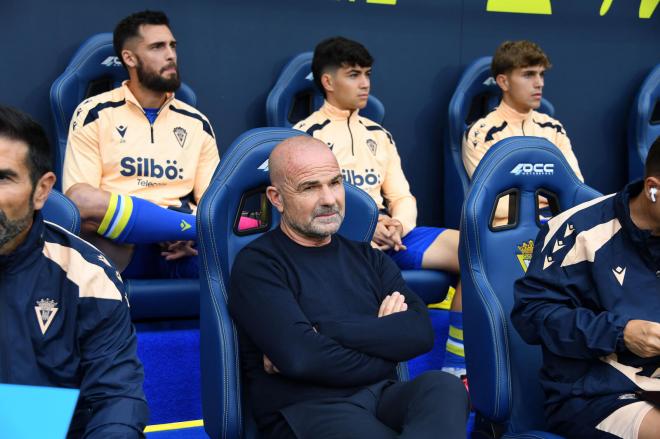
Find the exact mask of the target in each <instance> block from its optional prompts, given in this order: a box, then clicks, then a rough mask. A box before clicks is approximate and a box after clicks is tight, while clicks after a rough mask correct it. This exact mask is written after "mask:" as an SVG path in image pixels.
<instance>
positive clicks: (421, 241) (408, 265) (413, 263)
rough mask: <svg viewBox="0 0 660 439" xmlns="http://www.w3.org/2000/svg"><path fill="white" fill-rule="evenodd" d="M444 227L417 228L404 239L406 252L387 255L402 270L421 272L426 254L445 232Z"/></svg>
mask: <svg viewBox="0 0 660 439" xmlns="http://www.w3.org/2000/svg"><path fill="white" fill-rule="evenodd" d="M445 230H447V229H445V228H442V227H415V228H414V229H412V230H411V231H410V233H408V234H407V235H406V236H404V237H403V240H402V241H403V245H405V246H406V247H407V249H406V250H400V251H398V252H397V251H394V250H387V251H386V253H387V254H388V255H389V256H390V257H391V258H392V259H393V260H394V262H396V265H398V266H399V268H400V269H402V270H419V269H420V268H422V258H423V257H424V252H425V251H426V250H427V249H428V248H429V247H430V246H431V244H433V241H435V239H436V238H437V237H438V236H440V234H441V233H442V232H444V231H445Z"/></svg>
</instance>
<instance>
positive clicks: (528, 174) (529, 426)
mask: <svg viewBox="0 0 660 439" xmlns="http://www.w3.org/2000/svg"><path fill="white" fill-rule="evenodd" d="M520 165H523V166H520ZM535 166H536V168H535ZM514 169H516V170H517V171H518V172H512V171H513V170H514ZM534 169H537V170H540V172H534ZM542 174H545V175H542ZM509 189H513V190H514V193H513V195H510V196H513V197H515V198H517V203H516V204H517V206H518V208H514V211H517V213H518V214H517V216H516V219H515V221H512V224H511V225H510V226H504V227H500V228H492V227H491V226H490V217H491V213H492V212H493V206H494V205H495V203H496V198H497V197H498V195H499V194H502V193H503V192H505V191H507V190H509ZM539 190H543V191H545V192H546V193H551V194H555V195H556V199H557V200H558V206H557V210H558V211H561V210H566V209H568V208H570V207H573V206H574V205H576V204H579V203H581V202H584V201H587V200H590V199H593V198H595V197H597V196H599V195H600V194H599V193H598V192H597V191H595V190H593V189H591V188H590V187H589V186H586V185H584V184H583V183H581V182H580V181H579V180H578V179H577V177H575V174H574V173H573V171H572V170H571V167H570V166H569V165H568V163H567V162H566V160H565V159H564V156H563V155H562V154H561V152H560V151H559V150H558V149H557V148H556V147H555V146H554V145H552V144H551V143H550V142H549V141H547V140H545V139H542V138H538V137H511V138H509V139H504V140H502V141H500V142H498V143H497V144H495V145H494V146H493V147H492V148H491V149H490V150H489V151H488V153H487V154H486V155H485V157H484V159H483V160H482V162H481V164H480V165H479V167H478V168H477V170H476V172H475V174H474V178H473V184H472V185H471V186H470V189H469V191H468V194H467V198H466V201H465V205H464V206H463V211H462V215H461V242H460V250H459V255H460V262H461V274H462V276H461V278H462V280H463V319H464V331H465V350H466V356H465V357H466V361H467V372H468V379H469V382H470V399H471V401H472V404H473V407H474V409H475V410H476V411H477V413H478V419H482V421H481V422H478V423H477V425H476V429H475V431H479V430H481V429H482V428H485V430H487V431H491V432H492V431H495V432H499V433H504V436H503V437H506V438H513V437H516V438H521V437H535V438H558V436H556V435H552V434H549V433H544V432H542V431H535V430H543V429H544V428H545V421H544V418H543V401H544V397H543V391H542V389H541V386H540V384H539V380H538V372H539V369H540V366H541V349H540V348H539V347H538V346H529V345H527V344H525V342H524V341H523V340H522V339H521V338H520V336H519V335H518V333H517V332H516V331H515V330H514V329H513V326H512V325H511V320H510V317H509V316H510V312H511V309H512V307H513V283H514V281H515V280H516V279H517V278H519V277H522V276H523V275H524V271H525V270H526V265H525V258H526V257H529V256H531V255H530V254H529V252H530V251H531V249H532V248H533V247H530V245H531V242H530V241H532V242H533V240H534V239H536V236H537V233H538V231H539V228H540V226H539V224H538V215H537V212H536V210H537V200H536V197H537V194H538V192H537V191H539ZM555 214H556V212H555ZM523 267H525V268H523ZM483 419H485V421H483ZM530 430H531V431H530Z"/></svg>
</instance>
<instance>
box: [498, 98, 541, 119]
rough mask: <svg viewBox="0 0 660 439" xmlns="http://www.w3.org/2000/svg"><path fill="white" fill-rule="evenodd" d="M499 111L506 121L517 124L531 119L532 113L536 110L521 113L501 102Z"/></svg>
mask: <svg viewBox="0 0 660 439" xmlns="http://www.w3.org/2000/svg"><path fill="white" fill-rule="evenodd" d="M497 110H498V111H499V112H500V113H501V114H502V116H503V119H504V120H507V121H509V122H510V123H512V122H515V123H516V124H519V123H522V122H523V121H527V120H529V119H531V118H532V113H533V112H534V110H529V111H528V112H527V113H520V112H518V111H516V110H514V109H513V108H512V107H510V106H508V105H507V104H506V103H505V102H504V100H502V101H500V105H499V106H498V107H497Z"/></svg>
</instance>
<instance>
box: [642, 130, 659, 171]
mask: <svg viewBox="0 0 660 439" xmlns="http://www.w3.org/2000/svg"><path fill="white" fill-rule="evenodd" d="M649 177H660V136H658V137H656V138H655V142H653V145H651V148H649V154H648V155H647V156H646V164H645V165H644V178H649Z"/></svg>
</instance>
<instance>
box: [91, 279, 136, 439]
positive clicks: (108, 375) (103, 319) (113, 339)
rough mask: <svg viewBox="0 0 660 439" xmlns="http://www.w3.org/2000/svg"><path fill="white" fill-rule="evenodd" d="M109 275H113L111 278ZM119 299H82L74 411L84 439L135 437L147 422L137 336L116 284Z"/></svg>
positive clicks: (124, 299)
mask: <svg viewBox="0 0 660 439" xmlns="http://www.w3.org/2000/svg"><path fill="white" fill-rule="evenodd" d="M112 276H114V273H113V274H112ZM114 283H115V284H116V285H117V286H118V287H119V288H120V289H119V291H120V293H121V294H122V300H115V299H102V298H81V299H80V303H79V307H80V314H81V316H82V317H81V319H80V322H79V325H80V338H79V343H80V354H81V361H80V368H81V372H82V381H81V384H80V400H79V403H78V406H79V410H84V411H86V412H87V413H85V415H86V417H87V418H88V419H87V422H86V424H87V426H86V429H85V436H84V437H85V438H114V437H117V438H120V437H121V438H138V437H144V435H143V433H142V431H143V430H144V427H145V425H146V423H147V421H148V418H149V409H148V408H147V403H146V400H145V397H144V392H143V390H142V383H143V381H144V372H143V369H142V364H141V363H140V361H139V360H138V357H137V337H136V334H135V328H134V327H133V325H132V324H131V320H130V314H129V308H128V303H127V302H126V298H125V296H124V291H123V287H122V285H121V283H120V282H114Z"/></svg>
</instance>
